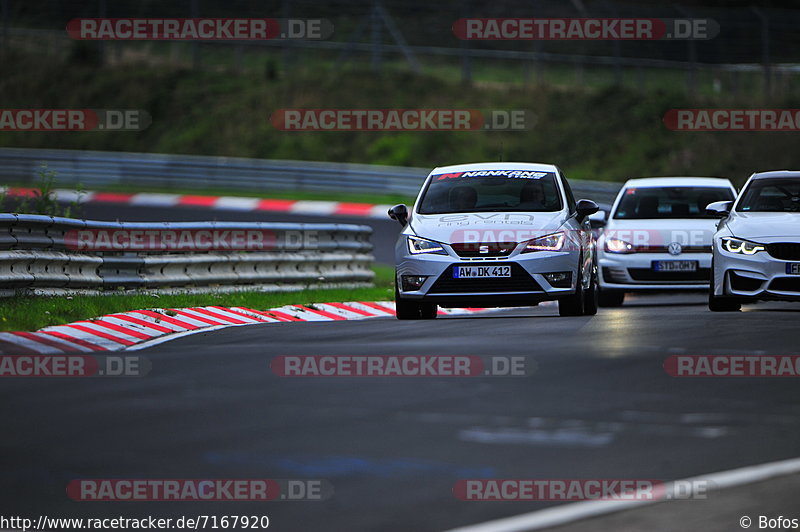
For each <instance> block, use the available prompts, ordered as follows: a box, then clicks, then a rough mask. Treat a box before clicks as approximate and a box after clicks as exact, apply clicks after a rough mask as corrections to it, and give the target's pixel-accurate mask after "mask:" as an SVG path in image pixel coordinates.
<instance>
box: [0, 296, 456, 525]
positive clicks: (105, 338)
mask: <svg viewBox="0 0 800 532" xmlns="http://www.w3.org/2000/svg"><path fill="white" fill-rule="evenodd" d="M315 305H318V308H311V306H306V305H284V306H282V307H278V308H275V309H268V310H264V311H261V310H255V309H251V308H246V307H222V306H219V305H209V306H207V307H191V308H183V309H174V308H172V309H153V310H146V309H140V310H132V311H130V312H124V313H116V314H107V315H105V316H100V317H98V318H95V319H92V320H79V321H76V322H73V323H68V324H65V325H53V326H49V327H46V328H44V329H40V330H39V331H35V332H27V331H5V332H0V354H3V353H5V354H22V355H36V354H53V353H70V352H87V351H120V350H126V349H142V348H144V347H146V346H149V345H158V344H160V343H164V342H167V341H170V340H173V339H176V338H180V337H183V336H187V335H188V334H190V333H194V332H209V331H214V330H218V329H224V328H226V327H239V326H245V325H259V324H262V323H286V322H327V321H348V320H363V319H369V318H387V317H389V316H391V315H393V314H395V311H394V310H393V306H394V305H393V303H392V302H388V301H374V302H369V301H350V302H346V303H339V302H328V303H316V304H315ZM161 312H165V313H170V314H175V315H176V316H179V318H180V319H176V318H173V317H172V316H169V315H165V314H161ZM470 312H471V310H467V309H456V311H451V310H448V309H442V310H441V311H440V312H439V314H442V315H451V314H456V315H461V314H469V313H470ZM0 532H1V531H0Z"/></svg>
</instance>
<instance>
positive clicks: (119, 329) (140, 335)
mask: <svg viewBox="0 0 800 532" xmlns="http://www.w3.org/2000/svg"><path fill="white" fill-rule="evenodd" d="M75 323H82V324H87V325H97V326H100V327H105V328H107V329H110V330H112V331H115V332H118V333H122V334H127V335H128V336H133V337H134V338H138V339H139V340H149V339H150V338H152V337H153V336H155V335H154V334H145V333H143V332H139V331H137V330H135V329H132V328H130V327H128V328H125V327H122V326H120V325H117V324H115V323H111V322H110V321H106V320H95V321H86V320H81V321H77V322H75Z"/></svg>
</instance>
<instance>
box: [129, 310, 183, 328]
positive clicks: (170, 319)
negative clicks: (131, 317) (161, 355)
mask: <svg viewBox="0 0 800 532" xmlns="http://www.w3.org/2000/svg"><path fill="white" fill-rule="evenodd" d="M133 312H134V313H136V314H144V315H145V316H150V317H151V318H154V319H156V320H159V321H164V322H167V323H170V324H172V325H176V326H178V327H180V328H181V329H184V330H187V331H191V330H192V329H197V325H193V324H190V323H186V322H185V321H181V320H176V319H175V318H173V317H171V316H164V315H162V314H159V313H158V312H153V311H152V310H134V311H133Z"/></svg>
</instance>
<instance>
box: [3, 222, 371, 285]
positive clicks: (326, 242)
mask: <svg viewBox="0 0 800 532" xmlns="http://www.w3.org/2000/svg"><path fill="white" fill-rule="evenodd" d="M136 231H138V232H139V233H140V234H141V233H143V232H145V231H150V232H153V233H158V234H164V233H170V232H171V233H180V232H183V234H189V233H191V232H201V231H205V232H207V233H210V232H212V231H216V232H217V234H228V233H232V232H233V231H239V232H246V231H251V232H258V234H262V235H263V234H267V235H269V236H270V238H269V239H267V243H266V244H264V245H262V246H260V247H258V249H257V250H252V251H250V250H243V251H212V250H198V249H197V248H194V249H191V250H189V249H187V248H186V247H181V246H180V245H178V244H179V243H165V244H163V246H162V248H159V249H157V250H154V249H153V248H151V249H150V250H141V249H137V248H135V246H128V247H127V249H122V250H119V251H116V250H115V251H96V249H98V246H86V248H87V249H82V246H81V244H80V242H81V240H80V238H79V237H76V235H81V234H89V235H91V234H98V233H103V234H106V235H115V234H119V233H125V234H128V235H130V234H134V232H136ZM371 232H372V229H371V228H370V227H368V226H362V225H349V224H282V223H239V222H190V223H168V222H163V223H127V222H97V221H91V220H76V219H70V218H58V217H52V216H41V215H24V214H20V215H16V214H0V286H1V287H2V288H5V289H20V288H67V289H74V288H77V289H87V288H91V289H100V290H116V289H119V288H159V287H170V288H175V287H210V286H230V285H260V286H263V285H268V286H269V287H271V288H273V289H281V288H284V289H292V288H298V287H300V288H302V287H305V286H314V287H327V286H343V285H344V286H363V285H367V284H369V283H371V281H372V279H373V277H374V273H373V272H372V270H371V268H370V266H371V264H372V262H373V260H374V259H373V256H372V254H371V251H372V244H371V243H370V242H369V236H370V234H371ZM90 247H94V249H95V250H92V249H88V248H90ZM122 247H123V248H124V247H125V246H122Z"/></svg>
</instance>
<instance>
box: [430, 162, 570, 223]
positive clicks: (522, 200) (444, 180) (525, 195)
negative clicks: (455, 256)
mask: <svg viewBox="0 0 800 532" xmlns="http://www.w3.org/2000/svg"><path fill="white" fill-rule="evenodd" d="M559 210H561V194H560V193H559V190H558V186H557V185H556V175H555V174H554V173H552V172H535V171H528V170H480V171H472V172H454V173H449V174H436V175H433V176H431V179H430V181H429V182H428V186H427V187H426V189H425V191H424V193H423V194H422V200H421V201H420V205H419V208H418V209H417V212H419V213H420V214H448V213H456V212H537V211H538V212H542V211H559Z"/></svg>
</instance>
